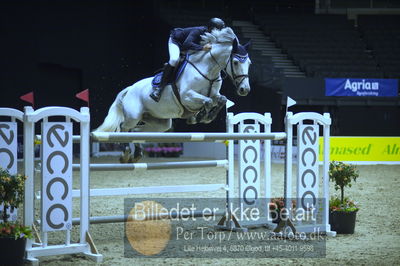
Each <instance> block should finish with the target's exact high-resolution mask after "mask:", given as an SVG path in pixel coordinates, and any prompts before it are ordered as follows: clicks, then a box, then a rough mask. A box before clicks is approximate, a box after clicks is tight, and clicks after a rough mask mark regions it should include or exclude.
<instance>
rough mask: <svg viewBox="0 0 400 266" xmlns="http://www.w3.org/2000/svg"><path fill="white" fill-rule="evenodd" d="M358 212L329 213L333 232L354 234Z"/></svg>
mask: <svg viewBox="0 0 400 266" xmlns="http://www.w3.org/2000/svg"><path fill="white" fill-rule="evenodd" d="M356 215H357V211H354V212H341V211H331V212H329V223H330V225H331V230H332V231H336V233H338V234H354V228H355V226H356Z"/></svg>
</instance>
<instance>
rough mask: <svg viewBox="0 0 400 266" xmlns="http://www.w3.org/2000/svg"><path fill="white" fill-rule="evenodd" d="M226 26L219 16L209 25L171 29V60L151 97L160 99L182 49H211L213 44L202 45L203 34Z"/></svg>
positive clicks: (157, 100) (169, 42)
mask: <svg viewBox="0 0 400 266" xmlns="http://www.w3.org/2000/svg"><path fill="white" fill-rule="evenodd" d="M215 28H216V29H219V30H221V29H222V28H225V22H224V21H223V20H222V19H219V18H212V19H210V21H209V22H208V26H207V27H204V26H201V27H190V28H175V29H173V30H172V31H171V35H170V37H169V40H168V51H169V61H168V63H167V64H166V65H165V67H164V71H163V75H162V79H161V82H160V85H159V86H158V87H155V89H154V91H153V92H152V93H151V94H150V97H151V98H152V99H153V100H154V101H156V102H159V101H160V97H161V93H162V91H163V89H164V87H165V86H166V85H167V83H168V81H169V79H170V77H171V75H172V74H173V73H174V70H175V67H176V66H177V65H178V62H179V56H180V52H181V50H183V51H187V50H195V51H201V50H203V51H209V50H211V45H210V44H206V45H204V46H201V45H200V41H201V35H203V34H204V33H205V32H211V31H212V30H213V29H215Z"/></svg>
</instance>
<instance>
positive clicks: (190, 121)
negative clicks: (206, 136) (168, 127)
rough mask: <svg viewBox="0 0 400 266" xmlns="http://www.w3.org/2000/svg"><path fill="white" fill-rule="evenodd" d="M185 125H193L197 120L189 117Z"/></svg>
mask: <svg viewBox="0 0 400 266" xmlns="http://www.w3.org/2000/svg"><path fill="white" fill-rule="evenodd" d="M186 124H187V125H194V124H197V119H196V117H195V116H191V117H189V118H188V119H186Z"/></svg>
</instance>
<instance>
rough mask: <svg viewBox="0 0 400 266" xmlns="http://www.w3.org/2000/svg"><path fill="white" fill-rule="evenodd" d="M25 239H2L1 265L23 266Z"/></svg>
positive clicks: (0, 247) (0, 249) (0, 240)
mask: <svg viewBox="0 0 400 266" xmlns="http://www.w3.org/2000/svg"><path fill="white" fill-rule="evenodd" d="M25 244H26V239H25V238H18V239H16V240H15V239H14V238H13V237H0V251H1V257H0V265H23V263H24V255H25Z"/></svg>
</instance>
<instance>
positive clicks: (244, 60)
mask: <svg viewBox="0 0 400 266" xmlns="http://www.w3.org/2000/svg"><path fill="white" fill-rule="evenodd" d="M233 58H236V59H237V60H239V62H240V63H244V62H246V60H247V59H248V58H249V56H248V55H239V54H234V53H232V54H231V56H230V58H229V61H230V66H231V73H232V77H231V76H229V75H228V76H229V77H230V79H231V80H232V82H233V84H235V87H236V88H237V89H238V88H239V86H240V84H242V83H243V81H244V80H245V79H246V78H249V75H248V74H241V75H236V74H235V71H234V68H233ZM228 63H229V62H228ZM224 72H225V73H226V74H227V72H226V67H225V69H224ZM238 78H241V80H240V81H239V83H238V82H237V81H236V80H237V79H238Z"/></svg>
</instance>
